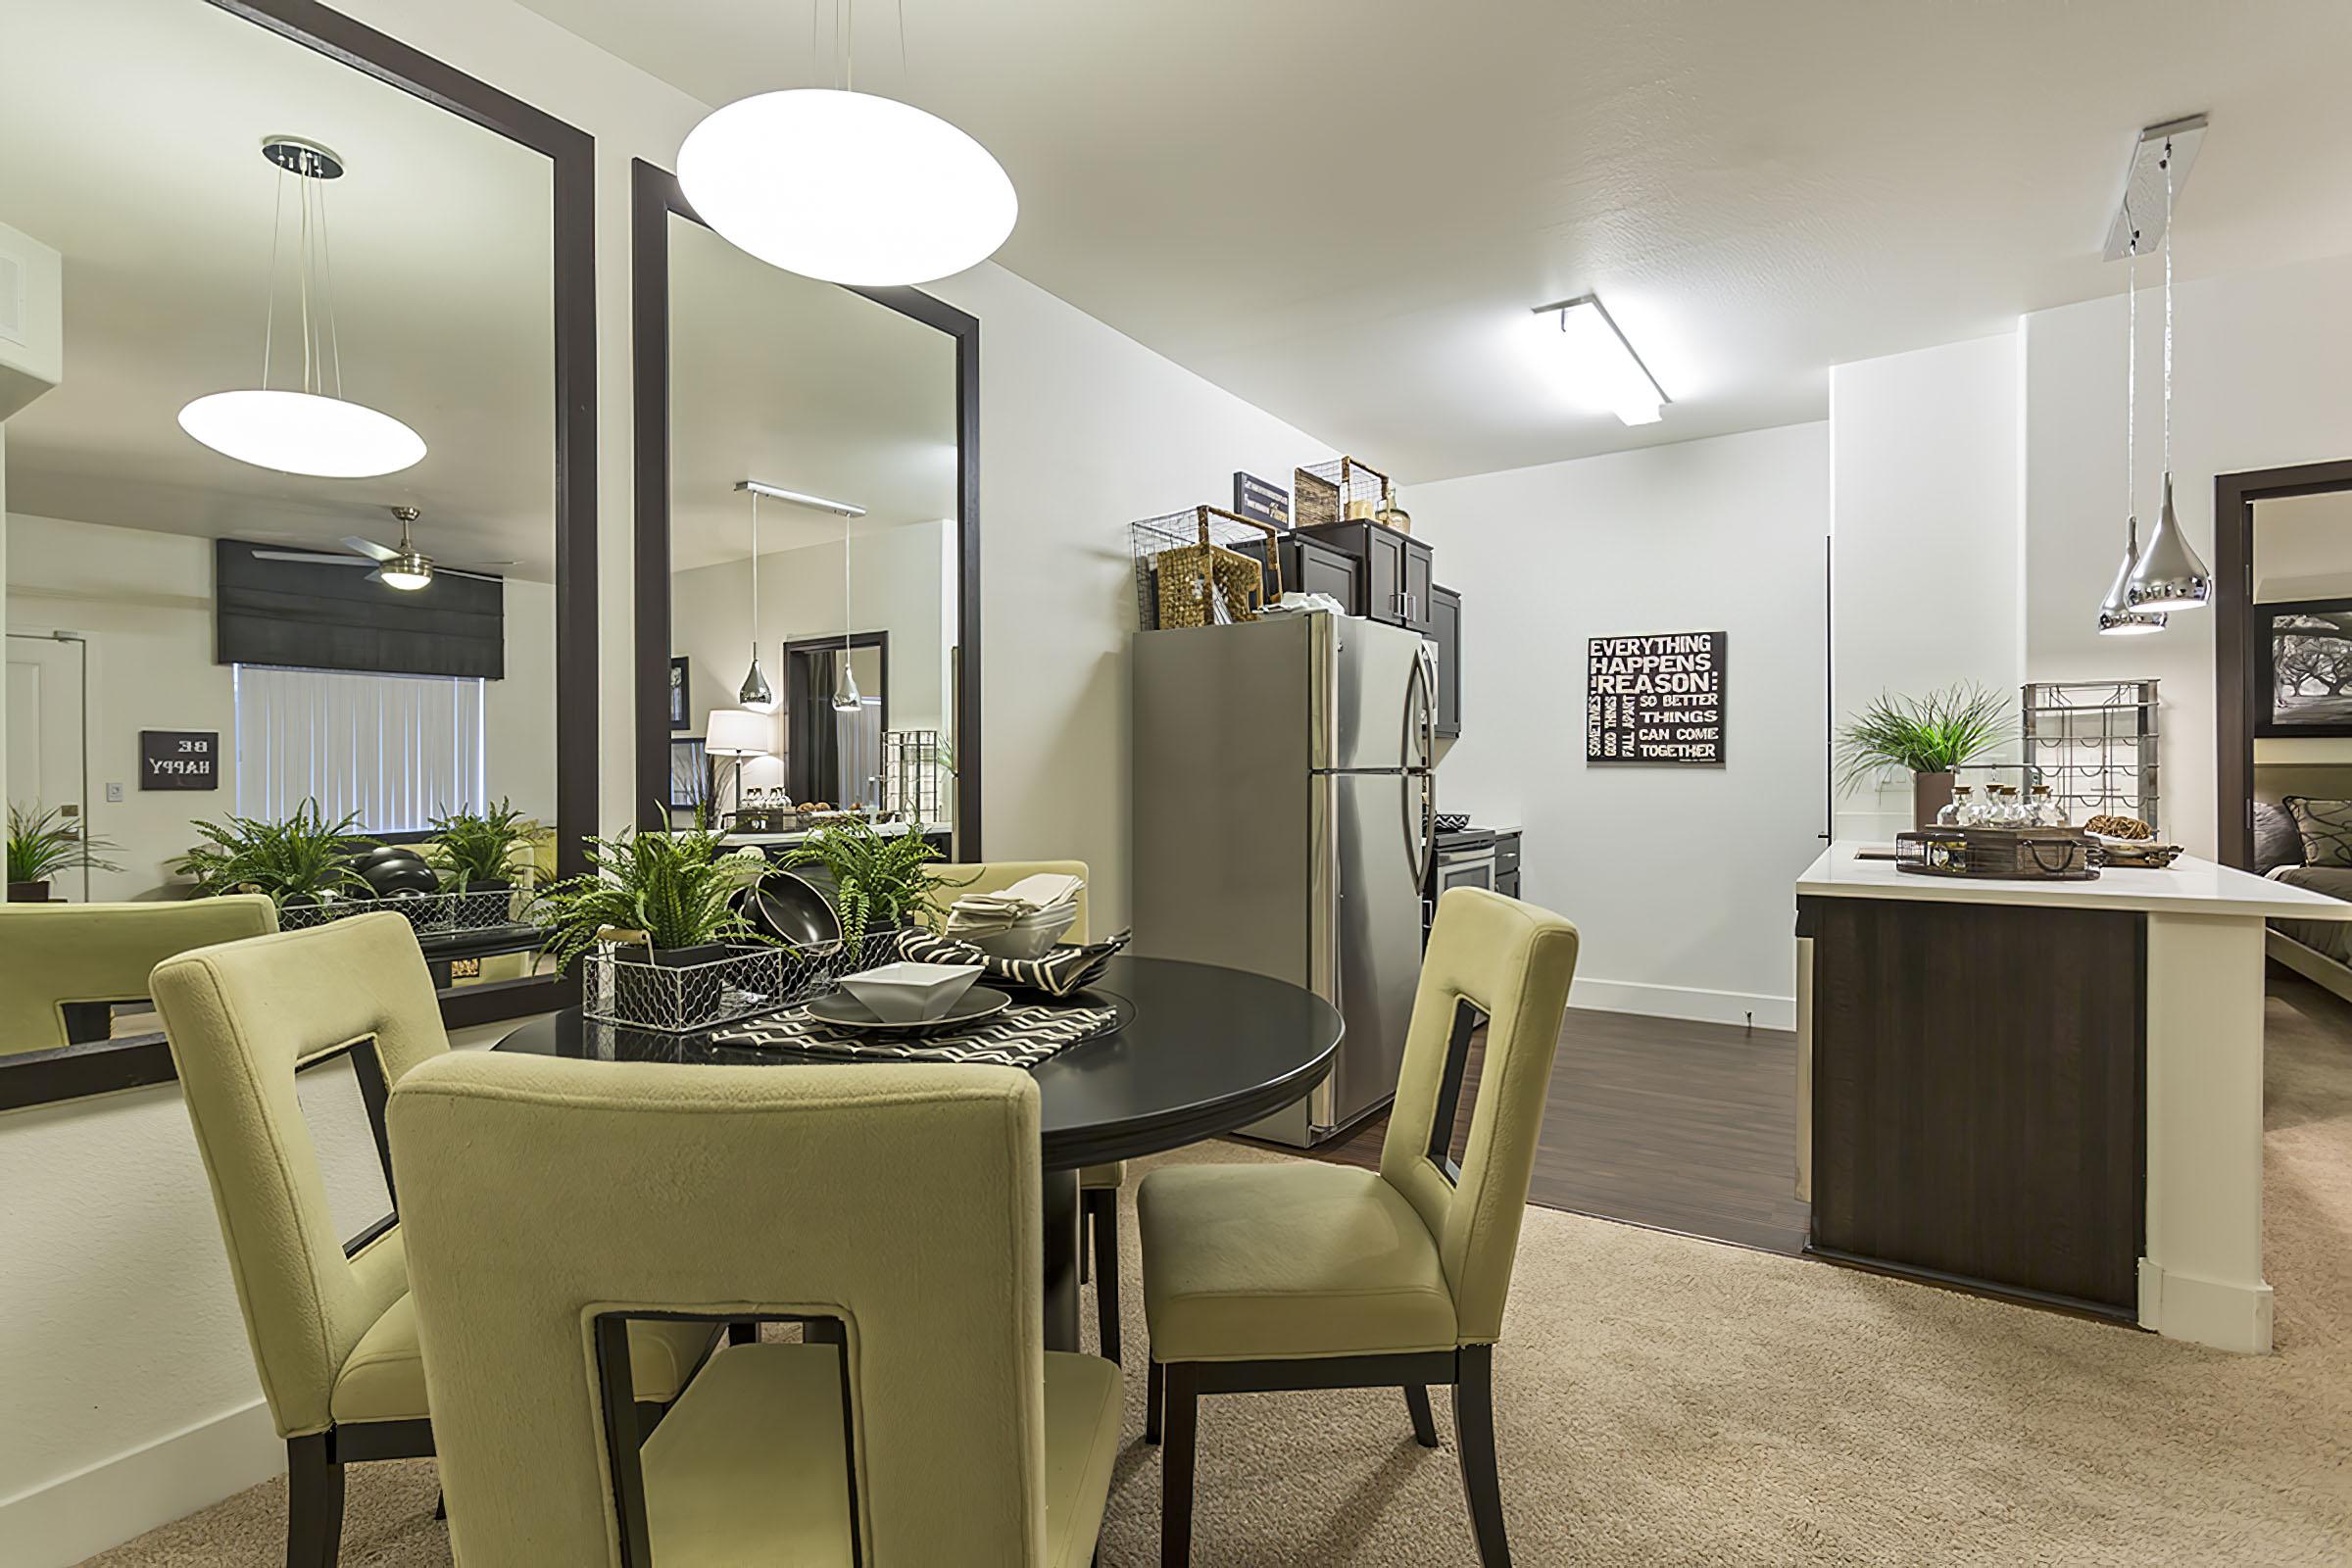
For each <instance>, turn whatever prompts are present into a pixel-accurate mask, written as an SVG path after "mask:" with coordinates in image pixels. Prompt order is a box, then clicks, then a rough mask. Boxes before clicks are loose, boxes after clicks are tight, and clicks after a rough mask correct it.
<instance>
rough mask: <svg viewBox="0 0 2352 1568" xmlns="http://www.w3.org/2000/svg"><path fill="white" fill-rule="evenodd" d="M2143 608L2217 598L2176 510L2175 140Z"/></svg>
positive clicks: (2168, 185) (2182, 606)
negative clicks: (2156, 470)
mask: <svg viewBox="0 0 2352 1568" xmlns="http://www.w3.org/2000/svg"><path fill="white" fill-rule="evenodd" d="M2126 591H2127V593H2128V595H2129V596H2130V598H2131V608H2132V609H2133V610H2140V611H2158V610H2197V609H2201V608H2202V607H2203V606H2204V604H2205V602H2206V601H2207V600H2209V599H2211V598H2212V597H2213V574H2212V573H2211V572H2210V571H2208V570H2206V569H2205V563H2204V562H2203V561H2201V560H2199V559H2198V557H2197V552H2196V550H2195V549H2194V548H2193V547H2192V546H2191V545H2190V544H2189V542H2188V535H2186V534H2185V533H2183V532H2181V530H2180V518H2179V517H2178V516H2177V515H2174V512H2173V144H2172V143H2171V142H2170V141H2169V140H2168V141H2167V142H2166V143H2165V144H2164V510H2163V511H2161V512H2159V513H2157V515H2156V531H2155V532H2154V533H2152V534H2150V535H2148V548H2147V549H2146V551H2144V552H2143V553H2142V554H2141V556H2140V558H2139V564H2137V565H2135V566H2133V567H2132V568H2131V578H2130V580H2129V583H2128V586H2127V590H2126Z"/></svg>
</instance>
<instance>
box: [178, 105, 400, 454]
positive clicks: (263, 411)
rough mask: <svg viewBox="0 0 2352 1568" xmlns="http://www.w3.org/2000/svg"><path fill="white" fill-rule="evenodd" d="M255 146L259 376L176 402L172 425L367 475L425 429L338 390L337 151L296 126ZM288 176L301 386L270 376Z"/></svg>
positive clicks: (234, 448)
mask: <svg viewBox="0 0 2352 1568" xmlns="http://www.w3.org/2000/svg"><path fill="white" fill-rule="evenodd" d="M262 156H263V157H264V158H267V159H268V160H269V161H270V163H271V164H272V165H273V166H275V168H276V169H277V171H278V175H277V198H276V208H275V213H274V216H273V217H272V219H271V221H270V287H269V290H268V304H267V306H266V307H265V316H264V318H263V323H262V384H261V385H260V386H258V387H245V388H239V389H237V390H235V391H229V392H212V393H208V394H206V395H205V396H203V397H200V398H197V399H195V400H194V401H193V402H191V403H189V404H188V405H187V406H186V407H185V408H183V409H181V410H180V411H179V427H180V428H181V429H183V430H185V431H187V432H188V434H189V435H191V436H193V437H195V438H196V439H197V440H198V441H201V442H203V443H204V444H205V445H206V446H208V447H211V448H212V449H213V450H214V451H215V452H218V453H220V454H221V456H222V457H226V458H234V459H236V460H237V461H238V462H239V463H250V464H252V465H253V466H255V467H257V468H274V469H276V470H277V471H278V472H280V473H301V474H309V475H311V476H312V477H314V478H320V479H370V478H374V477H376V476H378V475H380V474H386V473H398V472H399V471H400V470H401V469H403V468H408V467H413V466H416V465H417V463H418V462H420V461H421V460H422V459H423V457H424V439H423V438H422V437H421V436H419V435H417V432H416V431H414V430H412V429H410V428H409V427H408V426H407V425H405V424H403V423H401V421H400V420H398V419H395V418H394V417H392V416H390V415H388V414H384V413H380V412H378V411H377V410H374V409H371V408H368V406H367V405H366V404H363V403H354V402H351V401H350V400H349V399H347V398H345V397H344V396H343V349H342V344H341V341H340V340H339V339H338V337H337V336H336V333H335V305H334V275H333V269H332V265H331V260H330V253H329V251H328V249H327V243H326V186H327V182H328V181H329V180H334V179H340V178H342V177H343V170H344V164H343V160H342V159H341V158H340V157H338V156H336V154H335V153H334V152H333V151H332V150H331V149H329V148H326V147H322V146H320V145H319V143H317V142H314V141H307V140H305V139H303V138H302V137H299V136H270V137H267V138H265V139H264V140H263V142H262ZM289 178H291V179H292V180H293V181H294V189H295V196H296V199H297V207H298V213H297V218H296V244H297V246H298V247H299V251H298V254H297V256H296V258H295V293H296V304H297V319H298V320H299V322H300V324H301V327H302V389H301V390H300V391H295V390H293V389H291V388H288V387H273V386H271V385H270V353H271V351H272V349H273V348H274V347H275V340H276V325H277V250H278V238H279V235H280V233H281V231H282V230H283V227H284V216H285V194H286V181H287V180H288V179H289Z"/></svg>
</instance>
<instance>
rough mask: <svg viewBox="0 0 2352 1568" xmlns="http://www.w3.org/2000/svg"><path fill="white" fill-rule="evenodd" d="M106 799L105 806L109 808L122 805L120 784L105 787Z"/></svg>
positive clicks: (121, 787)
mask: <svg viewBox="0 0 2352 1568" xmlns="http://www.w3.org/2000/svg"><path fill="white" fill-rule="evenodd" d="M106 799H107V804H108V805H110V806H121V805H122V804H123V786H122V785H120V784H109V785H108V786H107V787H106Z"/></svg>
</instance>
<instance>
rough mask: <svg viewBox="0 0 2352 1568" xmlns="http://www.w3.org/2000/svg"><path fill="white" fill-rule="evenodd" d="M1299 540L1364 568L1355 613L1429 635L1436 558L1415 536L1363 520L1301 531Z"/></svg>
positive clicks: (1318, 525)
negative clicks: (1326, 549)
mask: <svg viewBox="0 0 2352 1568" xmlns="http://www.w3.org/2000/svg"><path fill="white" fill-rule="evenodd" d="M1297 537H1299V538H1300V539H1304V540H1309V541H1312V542H1314V543H1317V544H1321V545H1326V546H1328V547H1330V548H1331V549H1334V550H1337V551H1340V552H1341V553H1343V554H1345V555H1348V556H1349V557H1352V558H1353V559H1354V560H1355V561H1356V563H1357V564H1359V565H1360V566H1361V567H1362V568H1363V586H1362V588H1361V590H1360V592H1361V595H1362V598H1361V604H1360V606H1359V607H1358V608H1356V609H1355V611H1354V613H1356V614H1360V615H1362V616H1364V617H1365V618H1367V619H1370V620H1380V621H1386V622H1388V623H1389V624H1390V625H1392V626H1410V627H1412V628H1413V630H1415V631H1417V632H1421V633H1423V634H1427V633H1428V631H1429V629H1430V610H1431V605H1430V590H1431V588H1432V587H1433V586H1434V585H1433V583H1432V581H1431V578H1432V570H1433V569H1432V565H1431V563H1432V561H1433V559H1434V557H1433V554H1432V552H1431V550H1430V548H1429V546H1427V545H1425V544H1423V543H1422V542H1421V541H1420V540H1418V539H1415V538H1414V537H1413V536H1412V535H1410V534H1404V533H1398V532H1397V530H1396V529H1394V528H1384V527H1382V526H1381V525H1380V524H1379V523H1377V522H1367V521H1364V520H1362V519H1360V518H1359V519H1351V520H1348V521H1345V522H1328V523H1319V524H1317V525H1315V526H1314V527H1311V528H1301V529H1299V530H1298V535H1297Z"/></svg>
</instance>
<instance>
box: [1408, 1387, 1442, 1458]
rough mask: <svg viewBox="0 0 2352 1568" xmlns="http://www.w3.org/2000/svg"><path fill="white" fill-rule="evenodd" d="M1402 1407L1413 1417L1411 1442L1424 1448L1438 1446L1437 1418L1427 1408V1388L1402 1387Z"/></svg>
mask: <svg viewBox="0 0 2352 1568" xmlns="http://www.w3.org/2000/svg"><path fill="white" fill-rule="evenodd" d="M1404 1407H1405V1408H1406V1409H1407V1410H1410V1411H1411V1412H1412V1415H1413V1441H1414V1442H1415V1443H1418V1444H1419V1445H1421V1446H1423V1447H1424V1448H1434V1447H1436V1446H1438V1418H1437V1416H1436V1415H1434V1414H1433V1413H1431V1411H1430V1408H1429V1386H1428V1385H1427V1384H1424V1383H1407V1384H1406V1385H1405V1386H1404Z"/></svg>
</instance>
